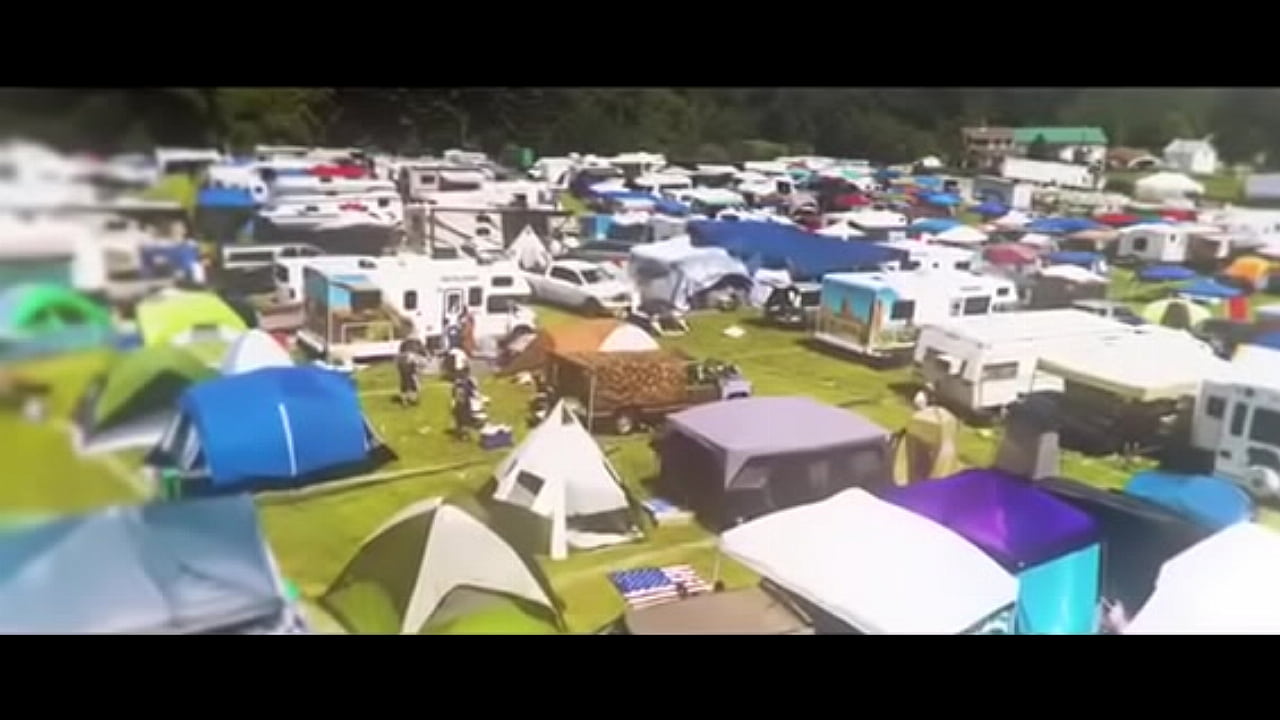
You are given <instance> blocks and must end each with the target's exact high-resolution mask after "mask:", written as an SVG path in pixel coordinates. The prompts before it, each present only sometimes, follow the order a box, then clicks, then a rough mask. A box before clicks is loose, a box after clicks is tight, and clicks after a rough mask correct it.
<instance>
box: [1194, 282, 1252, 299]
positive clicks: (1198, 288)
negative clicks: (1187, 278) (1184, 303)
mask: <svg viewBox="0 0 1280 720" xmlns="http://www.w3.org/2000/svg"><path fill="white" fill-rule="evenodd" d="M1178 292H1180V293H1182V294H1183V295H1190V296H1192V297H1200V298H1220V299H1225V298H1234V297H1240V296H1241V295H1244V291H1243V290H1241V289H1240V288H1236V287H1231V286H1230V285H1223V284H1222V283H1220V282H1218V281H1217V280H1214V279H1212V278H1197V279H1195V280H1192V281H1191V282H1189V283H1187V284H1186V285H1183V286H1182V287H1181V288H1179V289H1178Z"/></svg>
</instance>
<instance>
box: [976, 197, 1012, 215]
mask: <svg viewBox="0 0 1280 720" xmlns="http://www.w3.org/2000/svg"><path fill="white" fill-rule="evenodd" d="M973 211H974V212H976V213H978V214H979V215H982V216H983V217H1000V216H1002V215H1007V214H1009V208H1008V206H1006V205H1002V204H1000V203H998V202H995V201H994V200H988V201H987V202H984V203H982V204H980V205H974V206H973Z"/></svg>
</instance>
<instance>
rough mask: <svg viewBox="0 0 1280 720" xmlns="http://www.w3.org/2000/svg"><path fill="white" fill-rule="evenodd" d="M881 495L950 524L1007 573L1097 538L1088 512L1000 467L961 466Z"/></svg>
mask: <svg viewBox="0 0 1280 720" xmlns="http://www.w3.org/2000/svg"><path fill="white" fill-rule="evenodd" d="M885 499H886V500H888V501H889V502H891V503H893V504H895V505H898V506H899V507H903V508H906V509H907V510H910V511H912V512H914V513H917V514H919V515H923V516H925V517H927V518H929V519H931V520H933V521H935V522H937V523H939V524H941V525H945V526H946V527H948V528H951V529H952V530H954V531H955V532H957V533H959V534H960V535H961V536H963V537H964V538H965V539H966V540H968V541H969V542H971V543H973V544H974V545H977V546H978V547H980V548H982V550H983V551H985V552H986V553H987V554H988V555H990V556H991V557H992V558H993V559H995V561H996V562H998V563H1000V564H1001V565H1003V566H1004V567H1005V568H1006V569H1007V570H1010V571H1012V572H1018V571H1021V570H1023V569H1025V568H1029V567H1034V566H1036V565H1039V564H1041V563H1043V562H1046V561H1048V560H1052V559H1054V558H1057V557H1060V556H1062V555H1065V554H1066V553H1069V552H1072V551H1075V550H1079V549H1081V548H1083V547H1087V546H1088V545H1091V544H1093V543H1095V542H1098V540H1099V539H1100V538H1099V530H1098V526H1097V523H1095V522H1094V520H1093V518H1092V517H1091V516H1089V515H1088V514H1087V513H1085V512H1084V511H1082V510H1078V509H1076V508H1074V507H1072V506H1071V505H1068V504H1067V503H1066V502H1064V501H1062V500H1059V499H1057V498H1056V497H1054V496H1053V495H1051V494H1049V493H1047V492H1045V491H1043V490H1040V489H1039V488H1036V487H1035V486H1034V485H1033V484H1032V483H1030V482H1029V481H1027V480H1024V479H1022V478H1019V477H1016V476H1014V475H1010V474H1008V473H1004V472H1001V471H999V470H966V471H964V472H961V473H958V474H956V475H952V476H951V477H946V478H940V479H938V480H927V481H925V482H922V483H917V484H915V485H909V486H907V487H902V488H894V489H893V490H891V491H889V493H888V494H887V497H886V498H885Z"/></svg>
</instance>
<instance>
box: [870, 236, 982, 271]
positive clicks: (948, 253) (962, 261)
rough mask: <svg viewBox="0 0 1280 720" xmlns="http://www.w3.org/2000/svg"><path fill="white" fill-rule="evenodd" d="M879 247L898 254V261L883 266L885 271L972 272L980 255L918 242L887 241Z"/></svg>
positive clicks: (964, 249)
mask: <svg viewBox="0 0 1280 720" xmlns="http://www.w3.org/2000/svg"><path fill="white" fill-rule="evenodd" d="M880 245H881V246H883V247H887V248H890V249H892V250H893V251H894V252H896V253H898V255H899V259H898V260H894V261H891V262H889V263H886V264H885V267H884V269H885V270H908V271H910V270H960V271H969V270H973V269H974V267H975V265H977V263H978V261H979V259H980V258H981V257H982V256H981V254H980V253H978V252H976V251H974V250H972V249H969V248H959V247H952V246H950V245H941V244H936V243H927V242H920V241H919V240H889V241H887V242H882V243H880Z"/></svg>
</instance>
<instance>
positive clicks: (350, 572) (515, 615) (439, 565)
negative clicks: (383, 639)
mask: <svg viewBox="0 0 1280 720" xmlns="http://www.w3.org/2000/svg"><path fill="white" fill-rule="evenodd" d="M504 601H505V603H504ZM513 602H514V604H515V605H516V608H515V609H514V611H513V612H512V613H510V614H509V615H508V616H507V617H504V618H502V619H501V620H498V619H496V618H495V616H494V615H493V614H492V612H493V610H494V608H495V607H497V608H499V609H501V608H502V607H503V606H504V605H506V606H507V607H508V608H509V607H510V605H511V603H513ZM320 605H321V606H322V607H323V608H324V609H325V610H326V611H327V612H329V613H330V614H332V615H333V616H334V618H335V619H337V620H338V621H339V622H341V623H342V624H343V625H344V626H345V627H346V628H347V629H348V630H350V631H352V632H357V633H398V634H405V633H408V634H416V633H420V632H423V631H432V630H437V629H440V628H442V627H445V626H447V625H449V624H450V623H457V622H459V621H461V620H465V619H467V618H468V617H470V618H475V617H477V616H483V617H485V618H486V619H488V620H491V621H492V624H491V625H489V626H488V627H477V624H476V623H471V624H470V625H469V626H468V629H470V630H472V631H473V632H483V631H485V630H489V631H490V632H496V633H502V634H508V633H517V632H529V631H537V630H541V631H542V632H547V631H551V630H553V629H557V630H558V629H563V621H562V619H561V617H560V613H559V607H558V606H557V604H556V602H555V600H554V595H553V594H552V591H551V588H550V585H549V584H548V583H547V581H546V578H545V577H544V576H543V575H542V572H541V571H540V570H539V569H538V566H537V565H536V564H535V563H534V562H533V561H532V560H530V559H529V558H527V557H524V556H522V555H520V553H518V552H517V551H516V549H515V548H513V547H511V545H509V544H508V543H507V542H506V541H505V540H503V539H502V537H501V536H499V535H498V534H497V533H496V532H494V531H493V530H491V529H490V528H489V527H488V526H487V525H485V523H484V522H482V521H481V520H480V519H479V518H478V517H477V515H476V514H473V513H472V512H470V511H468V510H464V509H463V508H462V507H460V506H459V505H456V504H454V503H451V502H445V501H444V500H443V499H441V498H433V499H429V500H423V501H421V502H417V503H414V504H413V505H410V506H409V507H407V508H405V509H404V510H402V511H400V512H399V513H397V514H396V515H395V516H394V517H392V518H391V519H390V520H388V521H387V523H386V524H384V525H383V526H382V527H381V528H379V529H378V530H377V531H376V532H374V533H373V534H372V535H370V536H369V537H368V538H367V539H366V540H365V541H364V542H363V543H361V545H360V549H359V550H357V551H356V555H355V557H353V558H352V559H351V561H350V562H349V563H348V564H347V566H346V568H345V569H343V571H342V573H341V574H340V575H339V576H338V579H337V581H335V582H334V584H333V585H332V586H331V587H330V588H329V589H328V590H327V591H326V592H325V594H324V595H323V596H322V597H321V598H320ZM513 620H516V621H517V622H515V623H513V622H512V621H513ZM531 625H532V626H531Z"/></svg>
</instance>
